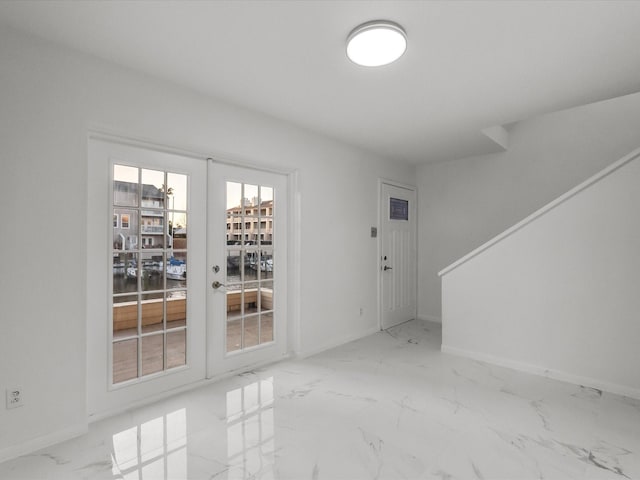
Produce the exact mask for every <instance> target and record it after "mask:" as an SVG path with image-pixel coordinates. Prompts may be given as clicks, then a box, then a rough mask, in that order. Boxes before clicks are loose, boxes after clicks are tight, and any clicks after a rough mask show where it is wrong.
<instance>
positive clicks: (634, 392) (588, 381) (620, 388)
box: [441, 344, 640, 400]
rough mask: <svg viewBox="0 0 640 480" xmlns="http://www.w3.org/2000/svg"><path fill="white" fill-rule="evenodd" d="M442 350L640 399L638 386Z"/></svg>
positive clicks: (501, 358)
mask: <svg viewBox="0 0 640 480" xmlns="http://www.w3.org/2000/svg"><path fill="white" fill-rule="evenodd" d="M441 350H442V352H443V353H449V354H451V355H458V356H460V357H466V358H470V359H472V360H478V361H481V362H485V363H490V364H493V365H497V366H500V367H506V368H510V369H511V370H517V371H519V372H524V373H531V374H533V375H539V376H541V377H546V378H551V379H553V380H559V381H561V382H567V383H572V384H574V385H582V386H585V387H590V388H595V389H598V390H603V391H605V392H609V393H614V394H616V395H622V396H625V397H630V398H635V399H638V400H640V389H637V388H633V387H628V386H625V385H619V384H616V383H611V382H607V381H604V380H599V379H597V378H590V377H582V376H580V375H574V374H572V373H568V372H563V371H561V370H555V369H551V368H546V367H542V366H539V365H533V364H531V363H525V362H519V361H517V360H511V359H508V358H503V357H496V356H494V355H489V354H487V353H481V352H474V351H471V350H465V349H461V348H457V347H452V346H449V345H444V344H442V347H441Z"/></svg>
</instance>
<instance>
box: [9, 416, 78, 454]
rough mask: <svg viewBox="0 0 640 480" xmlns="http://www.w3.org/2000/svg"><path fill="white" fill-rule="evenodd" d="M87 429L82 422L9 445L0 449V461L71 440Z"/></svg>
mask: <svg viewBox="0 0 640 480" xmlns="http://www.w3.org/2000/svg"><path fill="white" fill-rule="evenodd" d="M88 430H89V425H88V424H87V423H83V424H79V425H73V426H71V427H68V428H64V429H62V430H58V431H56V432H53V433H49V434H47V435H42V436H41V437H36V438H33V439H31V440H27V441H26V442H23V443H20V444H18V445H11V446H10V447H7V448H3V449H1V450H0V463H2V462H6V461H7V460H11V459H13V458H17V457H20V456H23V455H28V454H30V453H33V452H35V451H37V450H41V449H43V448H47V447H50V446H51V445H55V444H56V443H60V442H64V441H67V440H71V439H72V438H74V437H78V436H80V435H84V434H85V433H87V431H88Z"/></svg>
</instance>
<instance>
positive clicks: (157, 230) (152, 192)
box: [110, 164, 188, 385]
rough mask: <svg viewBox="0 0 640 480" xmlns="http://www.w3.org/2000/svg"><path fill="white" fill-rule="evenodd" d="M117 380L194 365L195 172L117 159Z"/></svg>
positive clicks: (114, 346)
mask: <svg viewBox="0 0 640 480" xmlns="http://www.w3.org/2000/svg"><path fill="white" fill-rule="evenodd" d="M112 192H113V197H112V202H111V204H112V209H113V234H112V255H111V258H112V262H111V276H112V313H111V322H110V323H111V343H112V347H111V367H112V368H111V370H112V375H111V383H112V384H113V385H120V384H124V383H132V382H136V381H137V380H140V379H141V378H143V377H147V376H150V375H155V374H160V373H162V372H166V371H169V370H172V369H176V368H179V367H183V366H186V365H187V329H188V322H187V318H188V315H187V292H188V290H187V253H188V248H187V238H188V237H187V227H188V223H187V222H188V209H187V198H188V176H187V175H184V174H180V173H173V172H170V171H166V170H154V169H149V168H140V167H137V166H129V165H122V164H113V183H112Z"/></svg>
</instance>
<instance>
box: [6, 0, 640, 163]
mask: <svg viewBox="0 0 640 480" xmlns="http://www.w3.org/2000/svg"><path fill="white" fill-rule="evenodd" d="M374 19H388V20H393V21H395V22H397V23H399V24H401V25H402V26H403V27H404V28H405V30H406V32H407V37H408V41H409V44H408V49H407V52H406V53H405V55H404V56H403V57H402V58H401V59H400V60H399V61H398V62H396V63H394V64H391V65H388V66H385V67H380V68H377V69H371V68H364V67H358V66H356V65H354V64H352V63H351V62H350V61H349V60H348V59H347V58H346V56H345V39H346V37H347V35H348V34H349V32H350V31H351V30H352V29H353V28H354V27H355V26H357V25H358V24H360V23H363V22H365V21H369V20H374ZM2 24H6V25H9V26H11V27H14V28H16V29H20V30H24V31H27V32H30V33H33V34H36V35H39V36H41V37H44V38H46V39H49V40H52V41H55V42H59V43H62V44H65V45H67V46H70V47H72V48H74V49H77V50H81V51H84V52H88V53H91V54H94V55H97V56H99V57H102V58H105V59H108V60H111V61H114V62H117V63H119V64H122V65H125V66H129V67H131V68H134V69H137V70H141V71H144V72H147V73H150V74H152V75H155V76H157V77H162V78H165V79H169V80H171V81H173V82H177V83H179V84H183V85H185V86H188V87H190V88H193V89H195V90H198V91H200V92H204V93H206V94H209V95H213V96H216V97H220V98H223V99H226V100H228V101H230V102H233V103H236V104H240V105H243V106H247V107H249V108H251V109H253V110H257V111H261V112H264V113H267V114H269V115H272V116H274V117H278V118H281V119H284V120H287V121H290V122H293V123H295V124H298V125H301V126H303V127H305V128H308V129H310V130H313V131H316V132H320V133H322V134H325V135H328V136H331V137H333V138H337V139H340V140H342V141H344V142H347V143H349V144H352V145H356V146H359V147H362V148H365V149H367V150H369V151H372V152H376V153H378V154H380V155H382V156H385V157H388V158H391V159H398V160H409V161H411V162H414V163H421V162H434V161H442V160H447V159H452V158H461V157H466V156H469V155H477V154H482V153H488V152H491V151H497V150H498V149H499V147H498V146H497V144H495V143H493V142H492V141H491V140H489V139H488V138H487V137H486V136H485V135H483V134H482V133H481V131H482V130H483V129H485V128H487V127H492V126H496V125H506V124H509V123H512V122H515V121H518V120H521V119H524V118H528V117H532V116H535V115H538V114H541V113H547V112H551V111H557V110H561V109H564V108H568V107H572V106H576V105H582V104H586V103H591V102H594V101H599V100H604V99H607V98H612V97H616V96H620V95H624V94H628V93H633V92H637V91H640V47H639V46H640V2H629V1H628V2H616V1H606V2H598V1H583V2H580V1H567V2H565V1H555V2H551V1H546V2H542V1H535V2H525V1H513V2H508V1H469V2H454V1H443V2H439V1H417V0H415V1H399V0H395V1H365V0H356V1H303V0H299V1H293V0H290V1H268V0H267V1H237V0H236V1H162V2H160V1H158V2H148V1H142V2H140V1H56V0H51V1H6V0H2V1H0V25H2Z"/></svg>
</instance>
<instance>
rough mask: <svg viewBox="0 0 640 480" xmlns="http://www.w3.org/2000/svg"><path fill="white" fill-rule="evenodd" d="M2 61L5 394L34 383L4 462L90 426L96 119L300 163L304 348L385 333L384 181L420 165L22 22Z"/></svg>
mask: <svg viewBox="0 0 640 480" xmlns="http://www.w3.org/2000/svg"><path fill="white" fill-rule="evenodd" d="M0 65H1V66H2V68H1V69H0V105H2V108H1V110H0V145H1V148H0V172H1V176H2V180H3V182H2V189H0V212H1V213H0V218H2V234H1V235H0V252H2V271H3V273H2V274H0V304H1V305H2V312H1V316H2V321H1V323H0V329H1V334H0V390H1V391H2V392H4V389H5V388H8V387H10V386H13V385H19V386H22V387H23V389H24V392H25V405H24V406H23V407H21V408H18V409H14V410H5V409H4V408H0V426H1V427H0V460H1V459H2V458H3V457H7V456H11V455H14V454H17V453H21V452H23V451H25V449H29V448H33V447H36V446H38V445H44V444H46V443H49V442H52V441H55V440H58V439H60V438H63V437H65V436H67V435H69V434H72V433H77V432H79V431H82V429H83V428H85V427H86V379H85V370H86V355H85V343H86V339H85V332H86V327H85V322H86V319H85V308H86V305H85V301H86V289H85V281H86V258H85V256H86V251H87V246H86V239H87V235H86V232H85V219H86V213H87V210H86V204H87V131H88V129H90V128H101V129H107V130H112V131H115V132H120V133H122V134H126V135H129V136H132V137H137V138H140V139H147V140H150V141H152V142H157V143H161V144H165V145H169V146H174V147H181V148H185V149H189V150H194V151H202V152H208V153H210V154H212V155H216V156H217V157H218V158H228V159H230V160H234V159H242V160H244V161H245V162H248V163H253V164H265V165H271V166H278V167H284V168H290V169H297V170H298V172H299V184H300V187H299V194H300V200H301V214H302V220H301V228H302V230H301V234H300V235H301V238H300V243H301V251H300V254H301V257H302V260H301V272H300V275H301V278H300V283H301V304H300V306H301V318H300V325H301V332H300V346H299V347H300V351H301V352H302V353H305V352H311V351H315V350H319V349H322V348H324V347H326V346H329V345H332V344H335V343H339V342H342V341H345V340H346V339H349V338H354V337H358V336H361V335H363V334H365V333H367V332H369V331H371V330H372V329H375V328H376V326H377V322H378V320H377V293H376V288H377V287H376V285H377V284H376V276H377V272H378V269H377V246H376V241H375V240H373V239H371V238H370V237H369V233H370V227H371V226H372V225H376V224H377V221H378V219H377V195H378V192H377V185H378V183H377V179H378V177H387V178H391V179H394V180H397V181H400V182H406V183H410V182H411V179H412V178H413V176H414V170H415V169H414V168H413V167H411V166H408V165H403V164H398V163H391V162H389V161H386V160H384V159H381V158H376V157H374V156H372V155H370V154H366V153H364V152H362V151H359V150H356V149H354V148H351V147H348V146H345V145H342V144H340V143H338V142H335V141H332V140H329V139H326V138H322V137H320V136H317V135H314V134H311V133H309V132H306V131H304V130H301V129H299V128H297V127H295V126H292V125H289V124H286V123H283V122H280V121H278V120H275V119H272V118H270V117H267V116H264V115H260V114H257V113H253V112H250V111H247V110H244V109H241V108H237V107H234V106H233V105H230V104H227V103H225V102H223V101H219V100H215V99H211V98H208V97H204V96H202V95H199V94H197V93H194V92H191V91H188V90H186V89H183V88H181V87H178V86H175V85H172V84H168V83H165V82H162V81H159V80H156V79H153V78H151V77H148V76H145V75H142V74H138V73H135V72H132V71H129V70H126V69H123V68H120V67H118V66H115V65H113V64H109V63H106V62H103V61H99V60H96V59H93V58H91V57H88V56H85V55H82V54H78V53H74V52H71V51H69V50H65V49H62V48H59V47H56V46H53V45H51V44H47V43H44V42H41V41H39V40H36V39H32V38H30V37H26V36H23V35H22V34H18V33H15V32H11V31H8V30H4V31H2V32H0ZM327 225H328V226H329V228H327ZM9 272H10V273H9ZM360 307H364V315H363V316H362V317H360V316H359V308H360ZM295 320H297V319H295Z"/></svg>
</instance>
